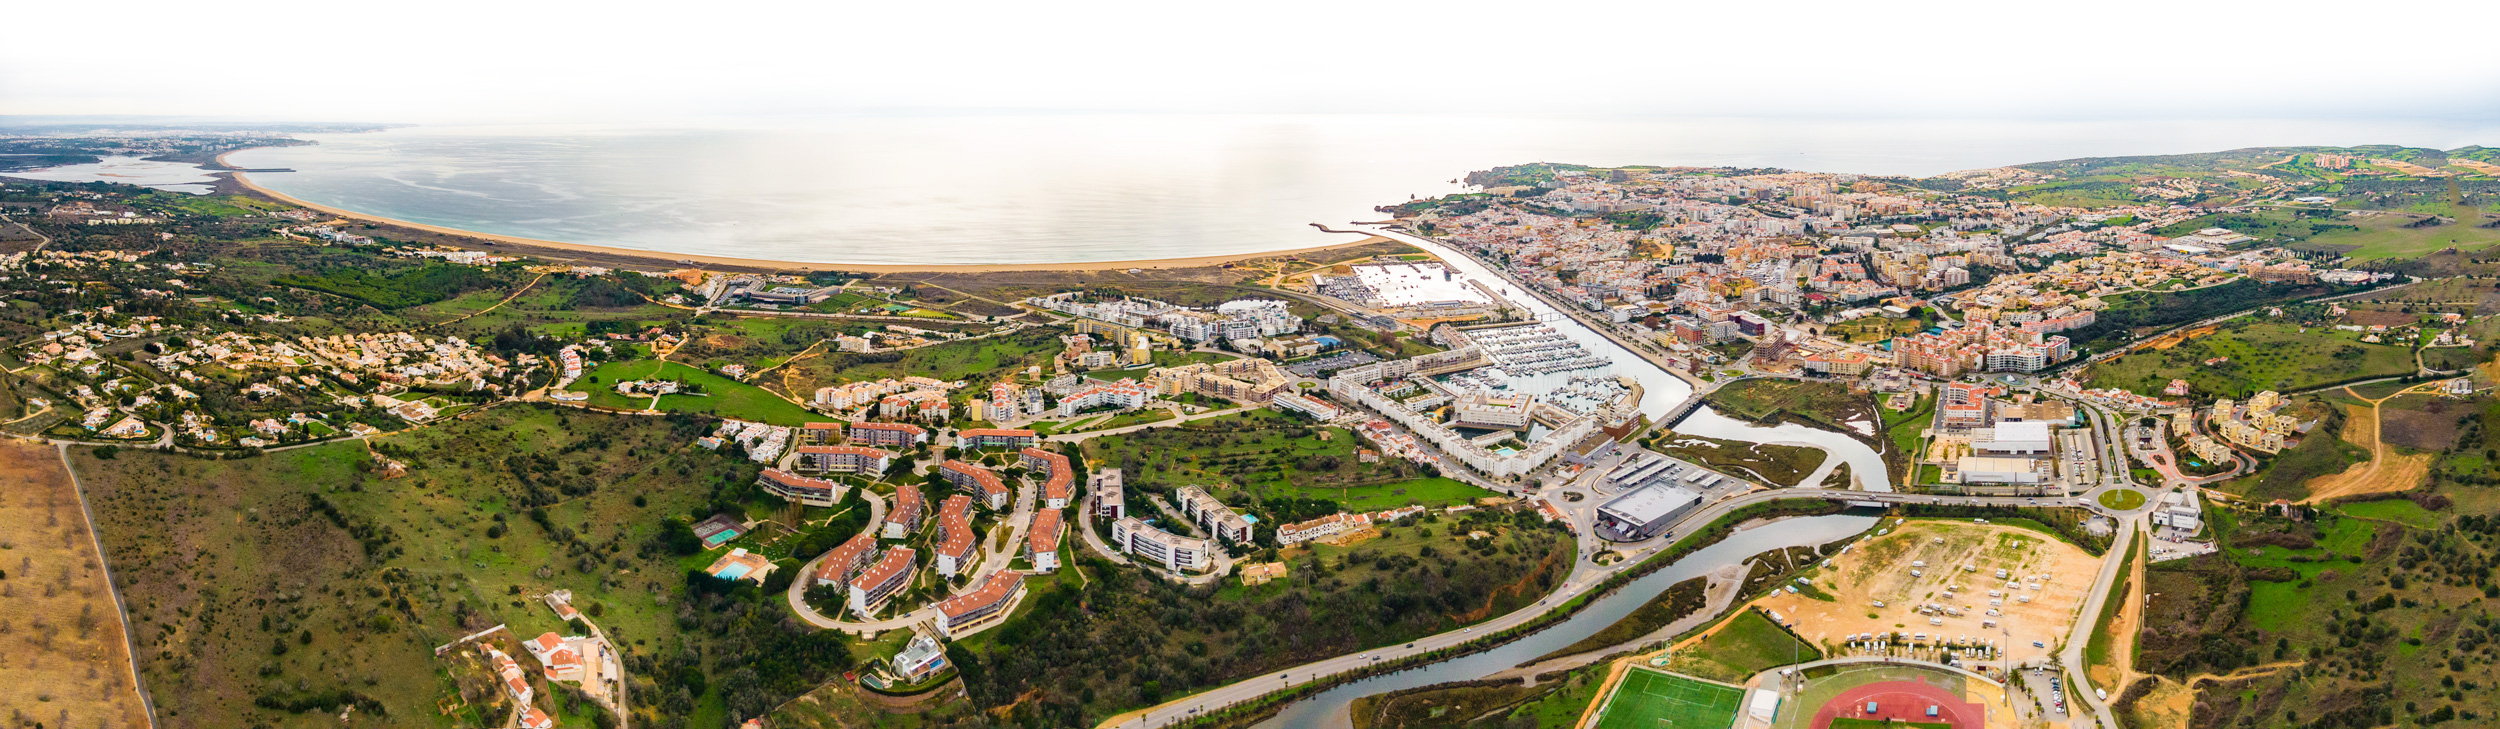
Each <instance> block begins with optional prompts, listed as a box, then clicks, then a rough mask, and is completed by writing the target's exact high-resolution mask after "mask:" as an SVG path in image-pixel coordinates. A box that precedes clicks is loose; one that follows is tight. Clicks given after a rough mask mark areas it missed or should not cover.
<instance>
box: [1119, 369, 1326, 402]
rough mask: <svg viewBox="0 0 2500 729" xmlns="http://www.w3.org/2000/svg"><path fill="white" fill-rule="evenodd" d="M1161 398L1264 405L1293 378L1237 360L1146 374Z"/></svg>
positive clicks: (1279, 371)
mask: <svg viewBox="0 0 2500 729" xmlns="http://www.w3.org/2000/svg"><path fill="white" fill-rule="evenodd" d="M1148 376H1149V378H1150V379H1152V380H1154V383H1155V391H1156V392H1157V393H1158V394H1161V395H1163V396H1164V397H1175V396H1179V395H1190V394H1194V395H1200V396H1204V397H1212V398H1217V399H1221V400H1228V401H1231V402H1238V403H1247V404H1265V403H1266V402H1267V401H1268V400H1269V399H1272V398H1274V397H1275V396H1276V394H1277V393H1279V392H1283V391H1284V390H1285V388H1286V387H1288V386H1290V385H1292V384H1293V378H1292V377H1291V376H1289V375H1286V374H1285V372H1284V370H1281V369H1277V367H1276V364H1275V363H1273V362H1269V361H1267V360H1263V359H1236V360H1227V361H1223V362H1216V363H1211V364H1210V363H1205V362H1200V363H1196V364H1189V365H1183V366H1180V367H1165V368H1160V369H1157V370H1155V371H1153V372H1151V373H1148Z"/></svg>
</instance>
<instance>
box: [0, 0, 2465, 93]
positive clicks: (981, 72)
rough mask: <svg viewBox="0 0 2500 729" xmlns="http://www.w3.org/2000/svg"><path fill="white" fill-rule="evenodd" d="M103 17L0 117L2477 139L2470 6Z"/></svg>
mask: <svg viewBox="0 0 2500 729" xmlns="http://www.w3.org/2000/svg"><path fill="white" fill-rule="evenodd" d="M104 10H106V8H104V7H99V6H96V5H94V4H88V3H64V2H48V3H34V2H29V3H17V4H14V5H13V6H11V7H9V8H8V9H7V10H6V11H5V16H4V17H6V19H7V22H8V25H9V26H11V27H12V28H13V30H11V31H10V32H9V33H8V36H9V39H8V41H7V42H5V43H0V114H175V115H215V116H231V117H239V118H252V119H283V120H301V121H373V122H413V123H449V122H505V121H586V120H608V121H618V120H624V121H663V122H665V121H681V120H696V119H701V118H706V117H710V118H762V117H781V116H805V115H810V114H822V113H851V112H862V111H869V112H873V111H886V110H931V109H936V110H948V109H967V110H1067V111H1174V112H1403V111H1412V112H1431V113H1471V114H1517V113H1563V114H1672V115H1694V114H1707V115H1727V116H1773V117H1819V118H1834V117H1838V118H1849V117H1944V118H2025V119H2164V118H2169V119H2180V118H2241V117H2249V118H2277V119H2282V118H2392V119H2415V120H2431V119H2442V120H2459V121H2488V120H2491V119H2496V118H2500V51H2494V50H2493V48H2494V46H2493V37H2494V36H2492V35H2491V28H2493V27H2495V25H2496V24H2495V22H2494V21H2500V2H2491V1H2489V0H2481V1H2475V0H2457V1H2451V2H2423V1H2420V0H2381V1H2379V2H2371V3H2360V4H2356V3H2351V2H2335V3H2300V2H2265V3H2257V2H2232V3H2211V2H2194V1H2182V0H2164V1H2160V2H2137V1H2134V0H2127V1H2123V2H2088V3H2023V2H2004V1H2003V0H1991V1H1988V2H1967V3H1953V2H1868V1H1865V0H1858V1H1854V2H1845V3H1822V2H1780V1H1775V2H1725V1H1718V2H1708V3H1679V2H1622V3H1587V2H1579V3H1559V2H1529V1H1520V0H1514V1H1512V2H1499V3H1480V2H1417V3H1399V4H1386V3H1356V2H1344V1H1343V0H1337V1H1330V2H1300V1H1285V2H1261V3H1190V2H1168V1H1165V2H1143V3H1065V2H1030V1H1029V0H1026V1H1019V2H1000V3H986V2H964V3H929V2H877V3H848V2H808V3H787V4H775V3H737V2H727V3H688V2H669V3H640V2H569V3H562V4H554V3H532V2H520V1H515V0H497V1H495V2H471V1H467V0H452V1H443V2H425V3H340V2H267V1H258V0H238V1H235V2H216V3H204V2H197V1H196V0H184V1H182V2H158V1H155V0H142V1H140V2H127V3H115V4H112V5H110V6H109V12H100V11H104ZM2356 16H2358V17H2356Z"/></svg>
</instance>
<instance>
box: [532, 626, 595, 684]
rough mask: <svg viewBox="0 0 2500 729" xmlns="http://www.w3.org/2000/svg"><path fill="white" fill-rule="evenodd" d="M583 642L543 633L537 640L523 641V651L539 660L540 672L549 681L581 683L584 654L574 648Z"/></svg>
mask: <svg viewBox="0 0 2500 729" xmlns="http://www.w3.org/2000/svg"><path fill="white" fill-rule="evenodd" d="M581 640H582V639H581V638H579V637H574V638H566V637H564V636H560V635H556V634H555V633H552V632H551V633H543V634H540V635H539V636H538V637H536V638H531V639H529V640H525V641H521V649H522V650H526V651H529V652H530V656H531V657H533V658H537V659H538V665H539V666H540V669H539V670H540V671H541V672H542V673H543V674H545V675H546V677H547V680H549V681H580V680H582V673H583V669H582V653H581V651H579V650H576V649H575V648H574V647H573V646H574V645H576V644H578V643H580V642H581Z"/></svg>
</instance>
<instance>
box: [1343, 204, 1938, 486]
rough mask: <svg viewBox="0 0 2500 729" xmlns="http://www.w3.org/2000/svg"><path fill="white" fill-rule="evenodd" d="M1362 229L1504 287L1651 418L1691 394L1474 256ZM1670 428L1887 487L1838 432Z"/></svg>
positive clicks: (1867, 456) (1729, 422)
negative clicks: (1788, 455) (1766, 447)
mask: <svg viewBox="0 0 2500 729" xmlns="http://www.w3.org/2000/svg"><path fill="white" fill-rule="evenodd" d="M1366 232H1370V233H1375V234H1378V235H1382V236H1387V237H1390V238H1394V239H1397V240H1398V241H1401V242H1404V243H1406V244H1408V245H1412V246H1415V247H1417V248H1422V249H1424V250H1425V251H1428V252H1430V253H1432V254H1433V255H1437V256H1440V257H1441V260H1442V261H1444V262H1446V263H1448V264H1449V266H1450V267H1451V268H1453V269H1455V270H1457V271H1458V272H1459V273H1461V274H1464V275H1466V276H1468V277H1469V278H1472V279H1475V280H1477V281H1480V282H1483V283H1484V285H1486V286H1488V287H1491V288H1492V289H1493V290H1494V291H1502V290H1504V289H1508V290H1509V293H1507V294H1504V298H1507V299H1509V300H1510V301H1511V303H1514V304H1517V305H1519V306H1521V307H1524V308H1526V309H1528V310H1529V311H1531V312H1534V313H1536V314H1538V315H1539V318H1543V319H1549V320H1550V321H1549V322H1548V323H1550V324H1552V325H1553V327H1554V329H1555V330H1556V331H1559V332H1562V333H1563V335H1565V336H1568V337H1570V338H1571V339H1572V341H1575V342H1579V343H1580V345H1581V346H1584V347H1588V348H1589V350H1590V351H1592V352H1595V353H1597V354H1599V355H1601V356H1604V357H1606V358H1608V359H1612V360H1614V364H1613V365H1611V366H1609V367H1607V371H1608V372H1611V373H1614V374H1619V375H1630V376H1632V378H1633V379H1636V380H1639V381H1640V383H1641V393H1642V394H1641V412H1644V413H1648V414H1649V415H1650V416H1651V417H1653V418H1655V417H1660V416H1663V415H1665V414H1666V413H1667V412H1668V411H1670V410H1673V409H1674V408H1675V406H1676V405H1677V404H1679V403H1682V402H1684V400H1685V398H1689V397H1692V396H1693V386H1692V385H1690V384H1688V383H1686V382H1685V381H1684V379H1683V378H1680V377H1676V376H1675V375H1672V374H1668V373H1667V371H1666V370H1665V369H1663V368H1660V367H1659V366H1658V365H1656V364H1653V363H1651V362H1650V361H1649V360H1648V359H1645V358H1643V357H1641V356H1640V355H1638V354H1634V353H1633V352H1632V351H1631V350H1629V349H1625V348H1624V346H1623V345H1621V344H1618V343H1616V342H1615V340H1612V339H1608V338H1607V337H1606V335H1604V334H1600V333H1598V332H1597V331H1596V330H1594V329H1591V328H1589V327H1588V325H1586V324H1582V323H1580V320H1578V319H1575V318H1571V317H1570V316H1569V315H1566V314H1563V313H1561V312H1559V311H1556V310H1555V309H1554V306H1553V305H1552V304H1549V303H1546V301H1545V299H1544V298H1542V297H1539V296H1537V295H1536V294H1534V293H1531V292H1528V291H1525V290H1522V287H1519V286H1514V285H1511V284H1510V282H1509V281H1508V280H1506V279H1503V278H1502V277H1501V276H1500V275H1498V274H1495V273H1494V272H1493V270H1492V269H1491V268H1488V267H1486V266H1485V265H1484V264H1483V263H1481V262H1479V261H1477V260H1476V259H1475V258H1473V257H1471V256H1467V255H1464V254H1461V253H1460V252H1458V251H1456V250H1453V249H1451V248H1450V247H1449V246H1445V245H1442V244H1440V243H1438V242H1435V241H1432V240H1430V239H1426V238H1420V237H1417V236H1413V235H1408V234H1405V233H1400V232H1397V231H1393V230H1384V229H1377V228H1368V226H1367V230H1366ZM1675 431H1676V432H1678V433H1690V434H1693V435H1700V436H1707V437H1711V438H1720V439H1724V440H1736V441H1744V442H1748V443H1778V444H1783V445H1807V446H1813V447H1816V448H1821V449H1823V451H1824V452H1826V453H1830V454H1832V457H1834V458H1838V459H1840V460H1841V462H1843V463H1847V464H1849V472H1850V473H1852V474H1856V476H1857V479H1858V483H1859V484H1860V485H1861V488H1864V489H1865V490H1868V491H1891V490H1892V478H1891V474H1890V473H1889V472H1888V471H1886V470H1885V469H1884V457H1883V455H1882V454H1879V453H1876V452H1875V449H1873V448H1869V447H1867V445H1866V444H1865V443H1864V442H1861V441H1859V440H1858V439H1856V438H1851V437H1849V436H1847V435H1844V434H1841V433H1836V432H1832V431H1829V430H1823V429H1820V428H1811V427H1807V426H1803V425H1797V424H1794V423H1789V424H1783V425H1777V426H1769V427H1765V426H1760V425H1754V424H1752V423H1747V422H1744V421H1741V420H1737V419H1735V418H1730V417H1728V416H1726V415H1722V414H1720V413H1719V412H1718V411H1716V410H1713V409H1711V408H1710V407H1709V406H1703V407H1701V408H1699V409H1696V410H1694V411H1693V414H1692V415H1691V416H1689V417H1686V418H1685V419H1684V421H1683V422H1681V423H1677V424H1676V426H1675Z"/></svg>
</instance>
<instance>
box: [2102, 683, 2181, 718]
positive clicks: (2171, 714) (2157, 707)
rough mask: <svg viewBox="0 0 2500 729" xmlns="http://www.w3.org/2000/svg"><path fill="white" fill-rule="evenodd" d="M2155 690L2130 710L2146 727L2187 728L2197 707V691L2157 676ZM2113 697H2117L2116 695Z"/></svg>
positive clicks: (2137, 701) (2139, 700) (2138, 700)
mask: <svg viewBox="0 0 2500 729" xmlns="http://www.w3.org/2000/svg"><path fill="white" fill-rule="evenodd" d="M2153 680H2154V682H2155V683H2154V684H2153V691H2152V692H2151V693H2147V694H2145V695H2144V698H2141V699H2137V700H2136V702H2135V708H2134V710H2132V711H2130V712H2128V713H2130V714H2131V715H2133V716H2134V717H2135V719H2136V720H2137V721H2138V722H2139V723H2138V724H2137V726H2142V727H2145V728H2146V729H2187V726H2188V719H2189V718H2190V717H2191V716H2193V715H2194V713H2195V709H2196V692H2195V691H2194V690H2191V689H2189V688H2188V687H2187V686H2184V685H2181V684H2180V683H2179V682H2177V681H2172V680H2170V679H2167V678H2160V677H2155V678H2154V679H2153ZM2111 698H2117V697H2115V696H2113V697H2111Z"/></svg>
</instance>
